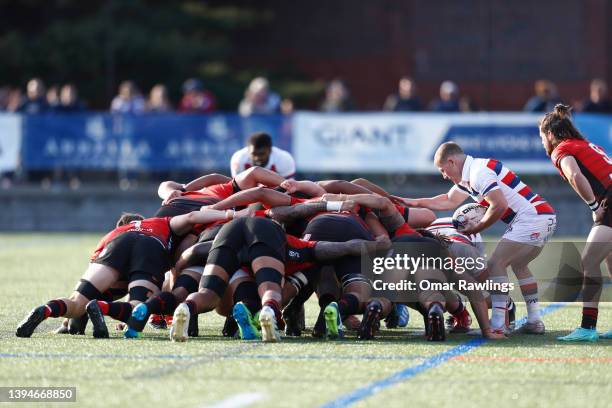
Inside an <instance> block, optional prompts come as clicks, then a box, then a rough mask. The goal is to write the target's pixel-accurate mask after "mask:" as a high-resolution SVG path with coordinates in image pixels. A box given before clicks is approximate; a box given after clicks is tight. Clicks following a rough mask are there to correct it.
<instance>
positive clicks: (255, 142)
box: [247, 132, 272, 167]
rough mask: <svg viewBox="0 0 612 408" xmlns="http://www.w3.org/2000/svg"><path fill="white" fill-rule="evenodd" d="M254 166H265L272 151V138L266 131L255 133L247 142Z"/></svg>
mask: <svg viewBox="0 0 612 408" xmlns="http://www.w3.org/2000/svg"><path fill="white" fill-rule="evenodd" d="M247 146H248V148H249V155H250V156H251V161H252V162H253V165H254V166H260V167H265V166H266V164H268V160H270V153H272V138H271V137H270V135H269V134H267V133H265V132H257V133H253V134H252V135H251V136H250V137H249V141H248V144H247Z"/></svg>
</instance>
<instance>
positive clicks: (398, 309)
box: [394, 303, 410, 327]
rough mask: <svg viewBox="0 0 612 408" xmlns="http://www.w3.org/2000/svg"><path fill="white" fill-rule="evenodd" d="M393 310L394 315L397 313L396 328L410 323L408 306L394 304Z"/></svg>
mask: <svg viewBox="0 0 612 408" xmlns="http://www.w3.org/2000/svg"><path fill="white" fill-rule="evenodd" d="M394 309H395V313H397V315H398V321H397V326H398V327H406V326H408V322H409V321H410V312H409V311H408V306H406V305H404V304H401V303H396V304H395V307H394Z"/></svg>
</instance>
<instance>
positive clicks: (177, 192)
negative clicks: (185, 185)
mask: <svg viewBox="0 0 612 408" xmlns="http://www.w3.org/2000/svg"><path fill="white" fill-rule="evenodd" d="M182 195H183V192H182V191H181V190H172V192H171V193H170V194H168V196H167V197H166V198H164V201H162V205H168V203H170V201H172V200H173V199H174V198H176V197H180V196H182Z"/></svg>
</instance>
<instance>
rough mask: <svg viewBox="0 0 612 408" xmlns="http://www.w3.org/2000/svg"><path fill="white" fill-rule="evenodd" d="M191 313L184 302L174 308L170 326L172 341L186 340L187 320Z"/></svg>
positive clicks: (187, 335)
mask: <svg viewBox="0 0 612 408" xmlns="http://www.w3.org/2000/svg"><path fill="white" fill-rule="evenodd" d="M190 317H191V313H190V312H189V307H188V306H187V304H186V303H181V304H180V305H178V306H177V308H176V309H175V310H174V315H173V316H172V326H170V340H172V341H187V338H188V337H189V334H188V329H189V320H190Z"/></svg>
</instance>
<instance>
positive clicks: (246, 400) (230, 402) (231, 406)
mask: <svg viewBox="0 0 612 408" xmlns="http://www.w3.org/2000/svg"><path fill="white" fill-rule="evenodd" d="M265 397H266V396H265V395H264V394H262V393H260V392H244V393H242V394H237V395H234V396H233V397H230V398H228V399H224V400H223V401H219V402H217V403H216V404H214V405H204V407H207V408H240V407H246V406H249V405H252V404H254V403H256V402H257V401H261V400H262V399H264V398H265Z"/></svg>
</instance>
